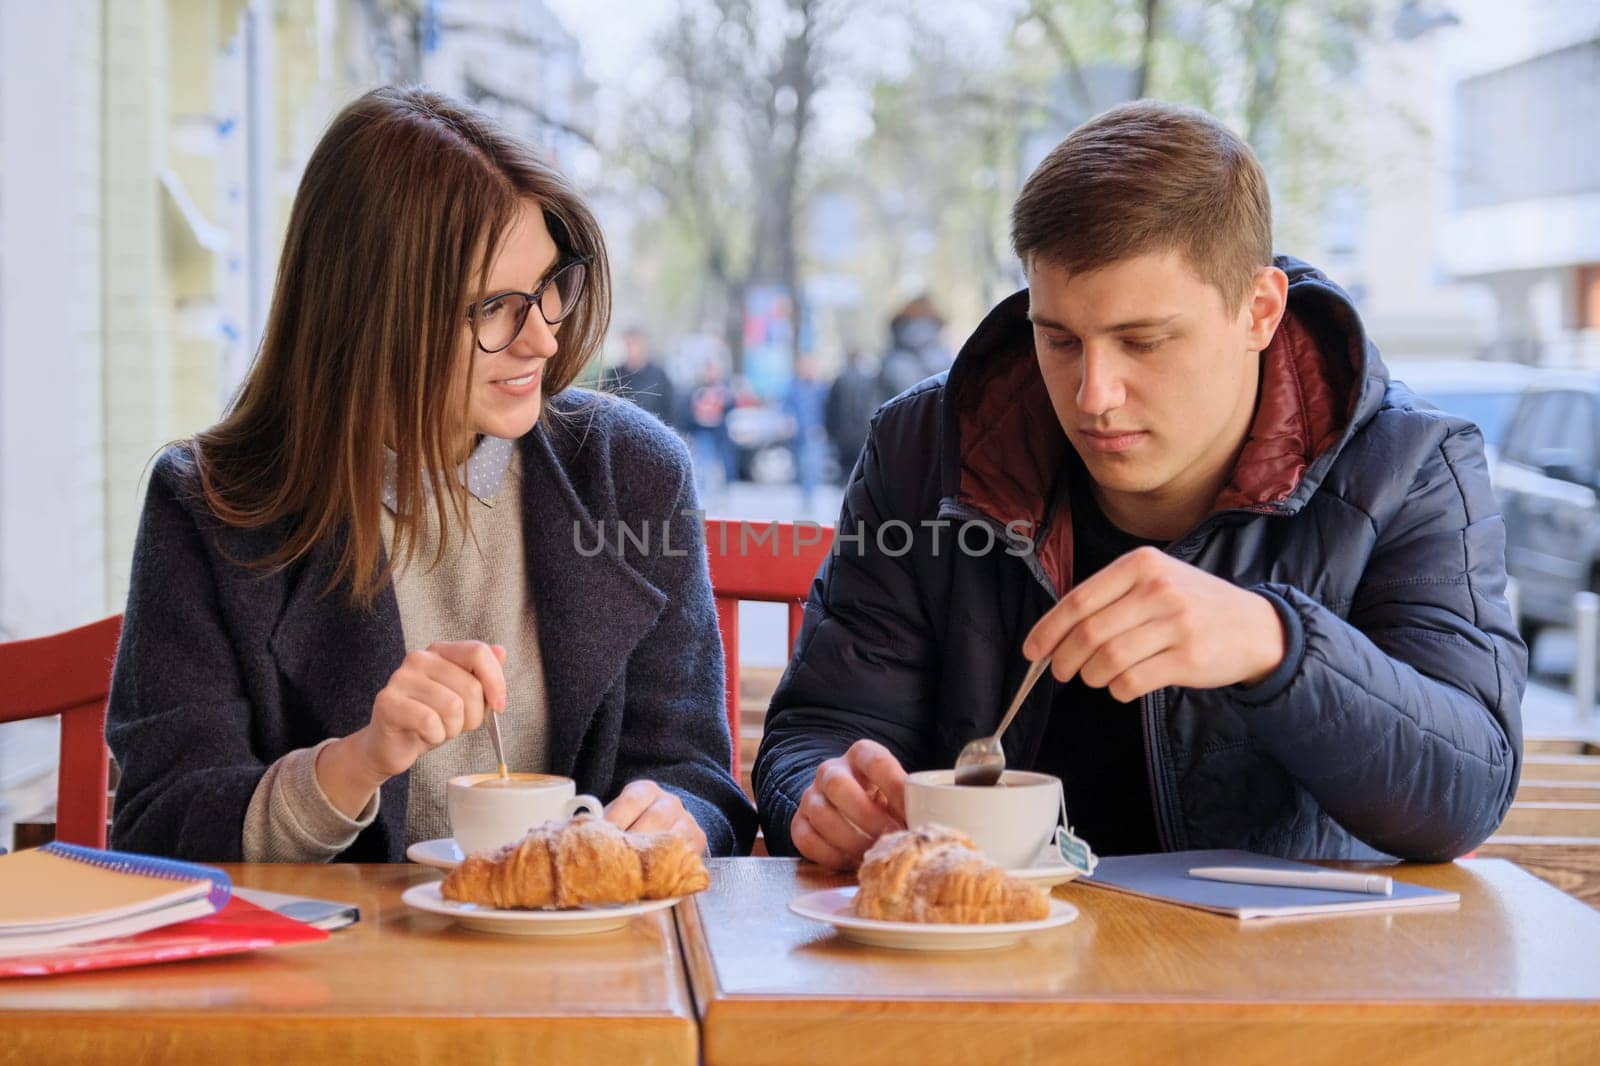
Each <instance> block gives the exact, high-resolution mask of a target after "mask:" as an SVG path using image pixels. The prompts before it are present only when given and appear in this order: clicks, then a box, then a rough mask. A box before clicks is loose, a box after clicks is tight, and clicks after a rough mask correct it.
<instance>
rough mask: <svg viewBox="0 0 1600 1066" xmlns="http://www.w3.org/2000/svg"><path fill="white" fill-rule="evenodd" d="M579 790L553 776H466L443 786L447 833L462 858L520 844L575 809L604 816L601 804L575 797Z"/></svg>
mask: <svg viewBox="0 0 1600 1066" xmlns="http://www.w3.org/2000/svg"><path fill="white" fill-rule="evenodd" d="M577 791H578V786H577V785H576V784H575V783H574V782H573V780H572V778H570V777H559V776H557V775H556V774H512V775H511V776H510V777H509V778H506V779H505V780H503V781H502V780H501V778H500V775H498V774H464V775H462V776H461V777H452V778H451V779H450V780H449V781H448V782H447V783H446V785H445V807H446V810H447V811H448V812H449V815H450V831H451V832H452V833H454V834H455V838H456V846H457V847H459V848H460V849H461V851H462V854H464V855H471V854H473V853H474V852H478V851H490V850H492V849H494V848H498V847H500V846H501V845H502V844H509V843H511V842H512V841H514V840H521V839H522V838H523V837H524V836H526V835H527V833H528V830H530V829H532V828H534V827H535V826H538V825H543V824H544V823H545V822H548V821H552V820H558V819H561V818H570V817H571V816H572V815H574V814H577V813H578V812H579V811H584V810H586V811H588V812H589V813H591V814H596V815H598V814H601V813H603V811H604V809H605V807H604V805H603V804H602V803H601V802H600V801H599V800H598V799H596V798H595V797H593V796H589V795H582V796H578V795H574V793H575V792H577Z"/></svg>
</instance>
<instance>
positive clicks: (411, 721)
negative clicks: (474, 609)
mask: <svg viewBox="0 0 1600 1066" xmlns="http://www.w3.org/2000/svg"><path fill="white" fill-rule="evenodd" d="M505 658H506V650H505V649H504V648H502V647H500V646H499V645H489V644H485V643H483V642H482V641H477V640H461V641H438V642H435V643H433V644H430V645H428V646H427V647H426V648H423V649H420V650H418V651H413V652H409V653H408V654H407V655H406V657H405V660H404V661H403V662H402V663H401V664H400V668H399V669H398V670H396V671H395V672H394V673H393V674H392V675H390V677H389V683H388V684H387V685H385V686H384V687H383V689H382V691H380V692H379V693H378V695H377V697H376V698H375V699H374V700H373V701H372V719H371V721H369V722H368V723H367V724H366V725H365V726H363V727H362V728H361V729H359V730H357V731H356V732H354V733H352V734H350V735H349V736H348V737H344V738H343V739H341V740H338V741H335V742H334V743H332V744H329V745H328V746H327V747H325V748H323V749H322V751H321V753H319V755H318V757H317V783H318V784H319V785H321V786H322V791H323V793H324V794H325V795H326V796H327V797H328V799H329V800H330V801H331V802H332V803H333V805H334V806H335V807H337V808H338V809H339V810H341V811H343V812H344V813H345V814H346V815H348V816H349V817H352V818H353V817H355V816H356V815H357V814H360V813H361V811H362V809H363V808H365V807H366V805H367V802H368V801H369V800H371V798H372V794H373V792H375V791H377V789H378V786H380V785H382V784H383V783H384V782H385V781H387V780H388V779H389V778H391V777H393V776H395V775H396V774H402V773H405V772H406V771H407V770H409V769H411V767H412V765H413V764H414V763H415V762H416V761H417V760H418V759H420V758H421V757H422V756H423V755H425V754H426V753H428V752H430V751H432V750H433V749H434V748H437V747H438V746H439V745H441V744H444V743H445V742H446V741H449V740H452V739H454V738H455V737H458V736H460V735H461V734H462V733H464V732H466V731H468V730H472V729H477V728H478V727H479V726H480V725H482V724H483V716H484V714H485V713H486V712H489V711H499V710H504V709H505V705H506V678H505V672H504V670H503V669H502V667H503V665H504V663H505Z"/></svg>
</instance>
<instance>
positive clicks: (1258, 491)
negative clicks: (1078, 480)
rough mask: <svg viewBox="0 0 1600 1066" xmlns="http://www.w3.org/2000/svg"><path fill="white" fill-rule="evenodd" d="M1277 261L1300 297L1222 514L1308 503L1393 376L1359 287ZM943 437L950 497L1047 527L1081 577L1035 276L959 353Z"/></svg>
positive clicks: (1044, 554)
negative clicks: (1361, 309)
mask: <svg viewBox="0 0 1600 1066" xmlns="http://www.w3.org/2000/svg"><path fill="white" fill-rule="evenodd" d="M1274 265H1276V266H1277V267H1278V268H1279V269H1281V270H1283V271H1284V272H1285V273H1286V274H1287V275H1288V277H1289V299H1288V308H1287V310H1286V311H1285V313H1284V316H1283V320H1282V321H1281V322H1280V323H1279V325H1278V330H1277V332H1276V333H1275V334H1274V335H1273V338H1272V341H1271V343H1270V344H1269V345H1268V346H1267V348H1266V349H1265V350H1264V351H1263V352H1262V353H1261V360H1262V368H1261V389H1260V395H1259V397H1258V398H1257V402H1256V414H1255V419H1254V421H1253V422H1252V423H1251V427H1250V432H1249V436H1248V437H1247V438H1246V440H1245V445H1244V448H1243V450H1242V451H1241V452H1240V455H1239V460H1238V463H1237V464H1236V465H1235V467H1234V472H1233V477H1232V478H1231V479H1230V481H1229V483H1228V485H1227V486H1226V487H1225V488H1224V489H1223V490H1222V492H1221V494H1220V495H1219V496H1218V497H1217V500H1216V502H1215V503H1214V504H1213V505H1212V513H1216V512H1220V511H1232V510H1246V511H1255V512H1259V513H1267V514H1271V513H1293V512H1295V511H1297V510H1299V509H1300V507H1302V506H1304V504H1305V501H1306V500H1307V499H1309V498H1310V497H1311V495H1312V493H1314V492H1315V491H1316V489H1317V486H1318V485H1320V484H1321V482H1322V479H1323V477H1324V476H1325V475H1326V473H1327V471H1328V468H1329V467H1330V466H1332V464H1333V462H1334V460H1335V459H1336V458H1337V457H1338V454H1339V452H1340V450H1341V449H1342V448H1343V446H1344V444H1345V442H1346V441H1347V440H1349V438H1350V436H1351V434H1353V433H1354V432H1355V431H1356V430H1357V429H1359V428H1360V426H1361V425H1362V424H1363V423H1364V422H1366V421H1367V420H1368V419H1370V418H1371V417H1372V416H1373V414H1375V413H1376V412H1377V410H1378V408H1379V406H1380V405H1381V403H1382V401H1383V395H1384V390H1385V388H1386V387H1387V384H1388V372H1387V371H1386V370H1385V369H1384V367H1383V363H1382V360H1381V359H1380V358H1379V356H1378V352H1377V349H1376V348H1374V347H1373V346H1372V344H1371V343H1370V342H1369V341H1368V340H1367V336H1366V332H1365V330H1364V329H1363V328H1362V326H1361V320H1360V317H1359V316H1358V315H1357V313H1356V309H1355V306H1354V305H1353V304H1352V302H1351V300H1350V298H1349V296H1348V295H1347V294H1346V293H1345V292H1344V291H1343V290H1342V289H1340V288H1339V287H1338V286H1337V285H1335V284H1334V283H1333V282H1331V281H1329V280H1328V278H1327V277H1326V276H1324V275H1323V274H1322V273H1321V272H1320V271H1318V270H1316V269H1315V268H1313V267H1311V266H1310V265H1308V264H1306V263H1303V262H1301V261H1300V260H1298V259H1293V258H1290V257H1287V256H1280V257H1278V258H1277V259H1276V260H1275V264H1274ZM940 448H941V456H940V477H941V487H942V492H943V496H944V500H943V507H942V508H941V510H943V509H945V508H949V509H951V510H954V511H957V512H959V513H964V514H971V513H973V512H977V513H978V514H981V515H983V516H985V517H987V518H990V519H992V520H994V521H995V522H997V523H998V524H1000V525H1002V526H1009V527H1010V528H1012V529H1018V528H1019V527H1020V528H1024V529H1027V530H1031V531H1036V532H1037V536H1036V538H1035V551H1036V553H1037V555H1038V559H1039V563H1040V565H1041V567H1042V568H1043V570H1044V573H1045V574H1046V576H1048V577H1049V579H1050V581H1051V583H1052V585H1053V586H1054V588H1055V589H1057V590H1058V591H1065V590H1066V589H1067V588H1069V587H1070V586H1071V577H1072V543H1071V541H1072V523H1071V522H1070V521H1069V520H1066V519H1067V518H1068V516H1067V515H1066V514H1065V513H1064V507H1065V503H1064V494H1062V495H1061V496H1058V494H1056V493H1055V492H1054V491H1053V490H1054V486H1055V484H1056V481H1057V477H1058V473H1059V471H1060V469H1061V465H1062V463H1063V462H1064V461H1065V460H1066V458H1067V455H1066V453H1067V451H1068V450H1069V449H1070V448H1071V445H1070V444H1069V443H1068V441H1067V437H1066V434H1065V433H1064V432H1063V431H1062V429H1061V424H1060V422H1059V421H1058V420H1057V418H1056V414H1055V409H1054V408H1053V407H1051V405H1050V397H1049V394H1048V393H1047V392H1046V391H1045V384H1044V378H1043V376H1042V375H1041V374H1040V372H1039V364H1038V360H1037V357H1036V355H1035V352H1034V346H1033V329H1032V326H1031V324H1030V323H1029V322H1028V292H1027V290H1026V289H1024V290H1022V291H1021V292H1018V293H1015V294H1013V295H1012V296H1010V297H1008V298H1007V299H1005V300H1004V301H1002V302H1001V303H1000V304H999V305H998V306H997V307H995V308H994V310H992V311H990V312H989V314H988V316H987V317H985V318H984V320H983V322H982V323H981V324H980V325H979V326H978V328H977V330H975V331H974V332H973V334H972V336H971V337H970V338H969V339H968V341H967V343H966V344H965V345H964V346H963V347H962V349H961V352H960V353H959V354H958V355H957V356H956V360H955V363H954V365H953V366H952V367H951V369H950V372H949V376H948V378H947V379H946V382H945V387H944V397H943V410H942V420H941V440H940Z"/></svg>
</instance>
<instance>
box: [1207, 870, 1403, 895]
mask: <svg viewBox="0 0 1600 1066" xmlns="http://www.w3.org/2000/svg"><path fill="white" fill-rule="evenodd" d="M1189 876H1190V877H1198V878H1200V879H1201V880H1203V881H1231V882H1233V883H1234V884H1240V885H1271V886H1273V887H1277V888H1318V889H1323V890H1325V891H1328V892H1361V893H1364V894H1366V895H1369V896H1392V895H1394V880H1393V879H1392V878H1389V877H1385V876H1384V875H1383V874H1363V873H1347V872H1345V871H1344V870H1264V869H1261V868H1259V867H1255V866H1196V867H1195V868H1194V869H1192V870H1190V871H1189Z"/></svg>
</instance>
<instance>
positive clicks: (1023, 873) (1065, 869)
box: [1006, 859, 1082, 888]
mask: <svg viewBox="0 0 1600 1066" xmlns="http://www.w3.org/2000/svg"><path fill="white" fill-rule="evenodd" d="M1006 873H1008V874H1010V875H1011V876H1012V877H1015V878H1016V879H1017V880H1019V881H1026V882H1028V883H1029V884H1030V885H1038V886H1039V887H1040V888H1054V887H1055V886H1056V885H1063V884H1066V883H1067V882H1068V881H1071V880H1072V879H1073V878H1074V877H1077V876H1079V875H1080V874H1081V873H1082V871H1081V870H1079V869H1078V868H1077V867H1076V866H1068V865H1067V864H1066V863H1064V862H1062V861H1061V860H1060V859H1055V860H1053V861H1052V860H1050V859H1045V861H1043V862H1039V863H1035V864H1034V865H1032V866H1023V867H1019V868H1018V869H1015V870H1007V871H1006Z"/></svg>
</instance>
